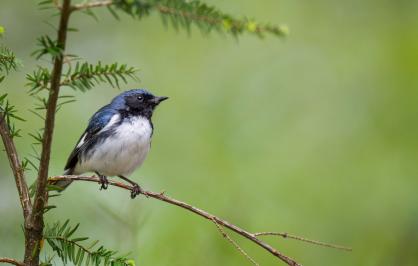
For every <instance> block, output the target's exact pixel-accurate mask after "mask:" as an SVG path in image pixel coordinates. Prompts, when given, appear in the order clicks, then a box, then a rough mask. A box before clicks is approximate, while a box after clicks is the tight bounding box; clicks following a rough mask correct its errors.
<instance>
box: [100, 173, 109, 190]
mask: <svg viewBox="0 0 418 266" xmlns="http://www.w3.org/2000/svg"><path fill="white" fill-rule="evenodd" d="M99 179H100V190H102V189H105V190H106V189H107V187H108V186H109V180H107V177H106V176H104V175H100V176H99Z"/></svg>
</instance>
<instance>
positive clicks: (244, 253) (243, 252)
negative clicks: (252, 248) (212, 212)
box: [212, 219, 260, 266]
mask: <svg viewBox="0 0 418 266" xmlns="http://www.w3.org/2000/svg"><path fill="white" fill-rule="evenodd" d="M212 221H213V223H214V224H215V225H216V227H217V228H218V230H219V232H220V233H221V234H222V236H223V237H225V238H226V239H227V240H228V241H229V242H230V243H231V244H232V245H233V246H234V247H235V248H236V249H238V251H239V252H241V254H242V255H244V257H246V258H247V259H248V260H249V261H251V263H252V264H254V265H256V266H260V265H259V264H258V263H257V262H256V261H255V260H254V259H253V258H251V256H250V255H248V253H247V252H245V250H244V249H243V248H242V247H240V245H238V243H237V242H235V241H234V240H233V239H232V238H231V237H230V236H229V235H228V234H227V233H226V232H225V230H224V229H223V228H222V226H221V225H219V224H218V223H217V222H216V220H215V219H212Z"/></svg>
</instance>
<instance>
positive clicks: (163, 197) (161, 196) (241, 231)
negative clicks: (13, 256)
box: [49, 176, 300, 266]
mask: <svg viewBox="0 0 418 266" xmlns="http://www.w3.org/2000/svg"><path fill="white" fill-rule="evenodd" d="M60 180H73V181H74V180H78V181H89V182H95V183H100V179H99V178H98V177H95V176H54V177H51V178H49V181H50V182H51V183H52V184H53V183H55V182H56V181H60ZM109 185H112V186H116V187H120V188H123V189H126V190H130V191H131V190H132V186H129V185H126V184H124V183H121V182H117V181H113V180H109ZM141 194H143V195H144V196H146V197H151V198H154V199H158V200H161V201H164V202H167V203H169V204H172V205H176V206H179V207H181V208H183V209H186V210H188V211H190V212H193V213H195V214H197V215H199V216H201V217H203V218H205V219H208V220H209V221H212V222H213V221H216V223H217V224H219V225H221V226H224V227H226V228H228V229H230V230H232V231H234V232H236V233H237V234H239V235H241V236H243V237H245V238H247V239H249V240H251V241H252V242H254V243H255V244H257V245H259V246H260V247H262V248H264V249H265V250H267V251H268V252H270V253H271V254H272V255H274V256H275V257H277V258H279V259H280V260H282V261H283V262H285V263H286V264H287V265H291V266H299V265H300V264H299V263H297V262H296V261H295V260H294V259H292V258H290V257H288V256H286V255H284V254H282V253H281V252H280V251H278V250H276V249H275V248H273V247H272V246H270V245H269V244H267V243H265V242H264V241H262V240H260V239H258V238H257V237H256V236H254V234H252V233H250V232H248V231H246V230H244V229H242V228H240V227H238V226H236V225H234V224H231V223H230V222H228V221H226V220H223V219H221V218H219V217H217V216H215V215H212V214H210V213H208V212H206V211H204V210H201V209H199V208H196V207H194V206H192V205H190V204H187V203H185V202H182V201H179V200H176V199H173V198H170V197H167V196H166V194H165V193H160V192H152V191H143V192H142V193H141Z"/></svg>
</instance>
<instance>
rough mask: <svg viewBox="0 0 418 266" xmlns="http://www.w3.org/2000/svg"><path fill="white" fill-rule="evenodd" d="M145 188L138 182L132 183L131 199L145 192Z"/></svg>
mask: <svg viewBox="0 0 418 266" xmlns="http://www.w3.org/2000/svg"><path fill="white" fill-rule="evenodd" d="M143 192H144V190H143V189H142V188H141V187H140V186H139V185H138V184H136V183H135V184H133V185H132V189H131V199H134V198H135V197H136V196H138V195H139V194H141V193H142V194H143Z"/></svg>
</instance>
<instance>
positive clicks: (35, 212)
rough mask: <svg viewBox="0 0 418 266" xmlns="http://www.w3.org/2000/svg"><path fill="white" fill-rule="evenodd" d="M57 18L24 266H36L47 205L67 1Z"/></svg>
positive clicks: (69, 9) (65, 32)
mask: <svg viewBox="0 0 418 266" xmlns="http://www.w3.org/2000/svg"><path fill="white" fill-rule="evenodd" d="M60 11H61V17H60V22H59V27H58V38H57V45H58V46H59V47H60V48H61V54H60V55H59V56H57V57H55V59H54V67H53V70H52V76H51V86H50V88H49V97H48V105H47V111H46V118H45V127H44V134H43V139H42V153H41V160H40V165H39V172H38V179H37V185H36V194H35V198H34V201H33V208H32V213H31V215H30V220H29V221H28V223H26V224H25V240H26V241H25V258H24V262H25V264H26V265H27V266H37V265H38V264H39V252H40V242H41V240H42V232H43V228H44V219H43V213H44V207H45V204H46V202H47V197H48V195H47V179H48V168H49V160H50V157H51V145H52V137H53V132H54V125H55V113H56V109H57V101H58V96H59V89H60V82H61V74H62V66H63V60H64V51H65V44H66V39H67V32H68V20H69V18H70V15H71V0H64V1H63V4H62V7H61V10H60Z"/></svg>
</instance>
